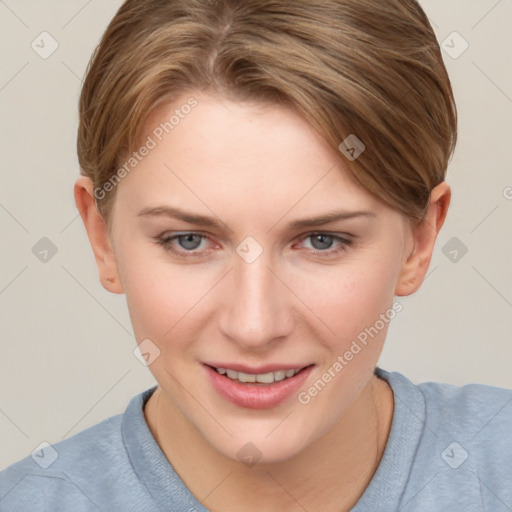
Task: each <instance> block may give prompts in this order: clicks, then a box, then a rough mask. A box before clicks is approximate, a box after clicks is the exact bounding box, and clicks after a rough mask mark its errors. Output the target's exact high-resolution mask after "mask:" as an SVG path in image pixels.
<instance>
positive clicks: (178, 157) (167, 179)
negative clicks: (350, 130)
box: [118, 93, 377, 218]
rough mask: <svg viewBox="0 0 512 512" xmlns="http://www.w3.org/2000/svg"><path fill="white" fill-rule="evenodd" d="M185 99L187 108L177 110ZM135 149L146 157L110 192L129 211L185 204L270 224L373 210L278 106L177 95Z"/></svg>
mask: <svg viewBox="0 0 512 512" xmlns="http://www.w3.org/2000/svg"><path fill="white" fill-rule="evenodd" d="M191 97H193V99H194V100H195V106H193V107H190V108H184V105H190V104H193V103H191V102H190V101H189V100H190V98H191ZM140 144H141V147H142V146H143V145H144V144H146V145H149V146H151V149H150V150H149V151H148V152H147V155H146V156H145V157H143V158H142V159H141V160H140V161H138V162H137V165H136V168H135V169H134V171H133V172H130V173H129V175H128V176H127V178H126V179H124V180H123V182H122V183H121V186H120V189H121V190H119V191H118V193H119V195H120V196H123V197H125V199H127V200H129V202H130V203H131V204H133V205H135V204H137V206H143V207H148V206H151V205H156V204H157V203H161V204H164V203H169V202H171V203H173V204H174V205H176V206H181V207H185V206H188V205H190V204H191V203H192V204H193V206H194V207H197V208H199V209H200V210H201V212H202V213H209V214H211V211H210V212H208V211H207V210H208V209H210V210H212V209H213V207H214V206H215V207H216V208H218V209H223V210H226V209H227V208H228V207H230V206H231V207H232V208H233V212H237V211H238V212H249V211H250V210H251V209H252V210H254V211H253V213H257V212H258V211H259V213H260V215H261V213H262V212H263V211H268V212H271V215H270V216H274V218H275V216H276V215H279V214H281V215H282V214H283V213H284V212H285V211H286V210H290V209H291V208H295V207H300V208H308V207H309V205H311V204H317V203H318V202H322V203H323V204H324V205H326V206H327V207H328V208H336V207H338V208H339V207H340V206H342V207H344V208H346V209H360V208H361V207H366V208H368V207H372V206H376V204H377V200H376V198H374V197H373V196H372V195H370V194H369V193H368V192H367V191H366V190H364V189H363V188H362V187H360V186H359V185H358V184H356V183H355V182H354V180H353V179H352V178H351V177H350V175H349V173H348V170H347V168H346V163H345V162H344V158H343V157H342V156H341V155H340V154H339V153H337V152H335V151H334V150H333V149H332V148H330V147H329V145H328V144H327V143H326V141H324V140H323V139H322V137H321V136H320V135H319V134H318V133H317V132H316V131H315V130H314V129H313V128H312V127H311V126H310V125H309V124H308V123H307V122H306V121H305V120H304V119H302V118H301V117H300V116H299V115H298V114H296V113H295V112H294V111H293V110H291V109H289V108H286V107H284V106H278V105H275V104H263V103H255V102H244V103H241V102H233V101H230V100H228V99H225V98H220V97H216V96H208V95H203V94H200V93H190V94H184V95H182V96H180V97H179V98H176V99H175V101H173V102H172V103H166V104H162V105H160V106H159V107H158V108H157V109H156V110H155V111H154V112H153V113H152V115H151V116H150V117H149V118H148V120H147V121H146V123H145V126H144V129H143V130H142V137H140ZM150 203H151V204H150ZM205 207H206V208H205ZM188 209H190V207H189V208H188ZM239 214H240V213H239Z"/></svg>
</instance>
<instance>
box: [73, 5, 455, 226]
mask: <svg viewBox="0 0 512 512" xmlns="http://www.w3.org/2000/svg"><path fill="white" fill-rule="evenodd" d="M193 90H198V91H204V92H209V93H212V94H217V95H220V96H224V97H227V98H230V99H231V100H239V101H245V100H257V101H260V100H261V101H263V102H274V103H278V104H282V105H286V106H289V107H291V108H293V109H294V110H295V111H296V112H297V113H298V114H299V115H300V116H302V117H303V118H304V119H305V120H306V121H307V122H308V123H310V125H312V126H313V127H314V128H315V129H316V130H318V132H319V133H320V134H321V135H322V136H323V137H324V138H325V140H326V141H327V142H328V143H329V145H330V146H332V147H333V148H334V149H336V150H338V148H339V146H340V143H342V141H344V140H345V139H346V138H347V137H348V136H349V135H351V134H355V135H356V136H357V138H358V139H360V140H361V141H362V142H363V143H364V145H365V146H366V149H365V150H364V152H363V153H362V154H361V155H360V156H359V157H358V158H357V159H356V160H353V161H350V160H349V159H346V160H345V163H346V164H347V165H348V169H349V171H350V173H351V174H352V176H353V178H354V179H355V180H356V182H358V183H359V184H361V185H362V186H363V187H364V188H365V189H367V190H368V191H370V192H371V193H373V194H375V195H376V196H377V197H379V198H380V199H382V200H383V201H385V202H386V203H387V204H389V205H390V206H392V207H393V208H395V209H397V210H399V211H401V212H402V213H404V214H405V215H407V216H408V217H410V218H412V219H418V220H421V219H422V218H423V216H424V213H425V211H426V208H427V207H428V203H429V197H430V191H431V189H432V188H433V187H434V186H436V185H437V184H439V183H440V182H442V181H443V180H444V179H445V174H446V169H447V165H448V162H449V160H450V158H451V156H452V153H453V151H454V148H455V143H456V138H457V111H456V106H455V101H454V98H453V92H452V89H451V84H450V79H449V77H448V73H447V71H446V68H445V66H444V63H443V59H442V56H441V52H440V48H439V44H438V42H437V39H436V36H435V34H434V32H433V29H432V27H431V25H430V23H429V21H428V18H427V16H426V15H425V13H424V12H423V10H422V9H421V7H420V6H419V5H418V4H417V2H416V1H415V0H386V1H385V2H383V1H381V0H281V1H276V0H210V1H209V0H126V1H125V2H124V4H123V5H122V6H121V7H120V8H119V10H118V12H117V13H116V15H115V16H114V18H113V19H112V21H111V22H110V24H109V26H108V27H107V29H106V31H105V33H104V35H103V37H102V39H101V41H100V43H99V45H98V47H97V48H96V49H95V51H94V53H93V55H92V57H91V61H90V62H89V66H88V69H87V74H86V77H85V81H84V84H83V88H82V92H81V96H80V105H79V128H78V144H77V149H78V158H79V163H80V167H81V172H82V174H84V175H86V176H88V177H89V178H90V179H91V180H92V181H93V183H94V186H95V190H96V189H99V188H101V187H103V186H104V185H105V184H106V183H107V182H108V181H109V179H111V177H112V176H113V175H114V174H115V173H116V170H118V166H119V165H120V162H121V161H122V157H123V155H126V153H127V152H128V153H129V152H131V151H133V149H134V148H135V145H136V143H137V140H138V138H139V136H140V135H141V129H142V127H143V126H144V124H145V121H146V120H147V118H148V117H149V115H150V114H151V112H152V111H153V110H154V109H155V108H156V107H157V106H158V105H160V104H161V103H162V102H167V101H172V100H173V98H176V97H177V96H178V95H179V94H183V93H186V92H187V91H193ZM344 158H345V157H344V156H342V155H341V153H340V159H344ZM114 196H115V187H114V190H112V191H111V192H110V193H109V194H105V195H104V197H103V196H102V197H101V199H99V198H98V197H96V202H97V205H98V209H99V211H100V212H101V214H102V215H103V217H104V219H105V220H106V221H107V224H108V223H109V218H110V212H111V206H112V201H113V198H114Z"/></svg>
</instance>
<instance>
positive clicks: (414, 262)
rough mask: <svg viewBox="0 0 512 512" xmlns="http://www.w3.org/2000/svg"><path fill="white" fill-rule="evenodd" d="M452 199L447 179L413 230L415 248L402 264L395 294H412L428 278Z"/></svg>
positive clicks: (435, 192) (435, 193) (431, 196)
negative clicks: (439, 235) (435, 247)
mask: <svg viewBox="0 0 512 512" xmlns="http://www.w3.org/2000/svg"><path fill="white" fill-rule="evenodd" d="M450 198H451V190H450V187H449V186H448V184H447V183H446V182H444V181H443V182H442V183H440V184H439V185H437V186H436V187H434V188H433V189H432V192H431V194H430V202H429V206H428V209H427V212H426V214H425V217H424V219H423V220H422V221H421V222H420V223H418V224H417V225H416V226H415V227H414V228H412V229H411V234H410V237H411V240H412V244H413V245H412V250H410V251H409V252H408V254H407V256H406V258H405V261H404V263H403V265H402V270H401V273H400V277H399V279H398V282H397V286H396V290H395V295H398V296H404V295H411V294H412V293H414V292H415V291H416V290H417V289H418V288H419V287H420V286H421V283H422V282H423V280H424V279H425V275H426V274H427V271H428V267H429V265H430V261H431V259H432V254H433V252H434V245H435V241H436V238H437V235H438V234H439V231H440V230H441V227H442V226H443V224H444V221H445V219H446V214H447V213H448V207H449V205H450Z"/></svg>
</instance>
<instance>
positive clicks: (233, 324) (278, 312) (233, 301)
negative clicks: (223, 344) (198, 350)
mask: <svg viewBox="0 0 512 512" xmlns="http://www.w3.org/2000/svg"><path fill="white" fill-rule="evenodd" d="M270 263H271V262H270V261H269V259H268V258H267V256H266V253H265V251H264V252H263V254H261V255H260V256H259V257H258V258H257V259H256V261H253V262H252V263H247V262H246V261H244V260H243V259H242V258H239V257H238V256H236V259H235V264H234V268H233V270H232V271H231V272H230V273H229V276H228V281H229V284H228V285H227V286H228V289H227V290H226V289H225V288H224V289H223V290H224V293H226V296H225V299H224V300H222V301H221V303H222V308H221V312H220V315H219V328H220V330H221V333H222V334H223V335H224V336H226V337H227V338H228V339H230V340H231V341H232V342H234V343H236V344H238V345H239V346H240V347H241V348H243V349H244V350H267V349H268V346H269V345H271V344H272V343H273V342H277V341H278V340H280V341H282V340H283V339H285V338H286V337H287V336H289V334H290V333H291V332H292V330H293V304H292V297H293V294H292V292H291V291H290V290H289V289H288V288H287V286H286V285H285V284H284V283H283V281H284V282H286V281H285V280H284V279H282V278H280V276H278V275H277V273H276V271H275V270H274V269H272V267H271V265H270Z"/></svg>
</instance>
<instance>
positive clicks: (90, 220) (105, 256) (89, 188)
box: [74, 176, 124, 293]
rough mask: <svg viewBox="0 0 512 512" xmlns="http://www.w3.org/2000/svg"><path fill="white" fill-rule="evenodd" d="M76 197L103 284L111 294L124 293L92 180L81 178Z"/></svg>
mask: <svg viewBox="0 0 512 512" xmlns="http://www.w3.org/2000/svg"><path fill="white" fill-rule="evenodd" d="M74 195H75V204H76V207H77V208H78V211H79V212H80V216H81V217H82V221H83V223H84V226H85V229H86V231H87V236H88V237H89V242H90V243H91V246H92V250H93V252H94V257H95V258H96V264H97V266H98V271H99V276H100V282H101V284H102V285H103V287H104V288H105V289H106V290H108V291H109V292H112V293H124V292H123V286H122V284H121V279H120V277H119V273H118V269H117V262H116V258H115V253H114V251H113V249H112V243H111V240H110V238H109V235H108V230H107V226H106V223H105V220H104V219H103V217H102V215H101V214H100V212H99V210H98V208H97V206H96V200H95V196H94V184H93V182H92V181H91V179H90V178H88V177H86V176H80V177H79V178H78V179H77V180H76V182H75V187H74Z"/></svg>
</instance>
